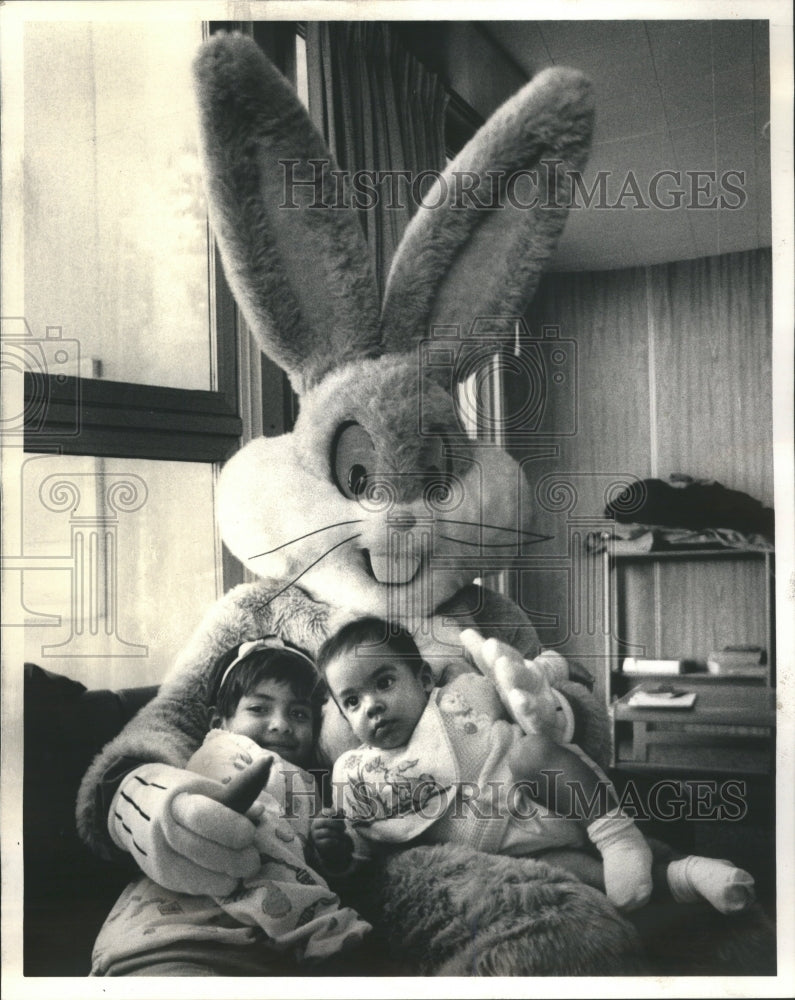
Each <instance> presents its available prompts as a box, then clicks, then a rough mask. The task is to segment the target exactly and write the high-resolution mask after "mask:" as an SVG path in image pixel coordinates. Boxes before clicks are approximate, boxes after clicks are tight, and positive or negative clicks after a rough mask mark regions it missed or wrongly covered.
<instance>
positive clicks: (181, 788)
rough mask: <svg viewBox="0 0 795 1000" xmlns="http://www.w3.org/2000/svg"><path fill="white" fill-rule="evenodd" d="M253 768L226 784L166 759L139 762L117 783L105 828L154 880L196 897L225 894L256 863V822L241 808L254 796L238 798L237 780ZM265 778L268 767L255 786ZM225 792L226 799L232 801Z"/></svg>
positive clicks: (254, 869) (250, 872)
mask: <svg viewBox="0 0 795 1000" xmlns="http://www.w3.org/2000/svg"><path fill="white" fill-rule="evenodd" d="M250 771H251V769H246V771H244V772H243V773H242V774H241V776H240V778H237V779H235V781H234V783H230V784H229V785H226V786H224V785H221V784H220V783H219V782H217V781H212V780H211V779H210V778H203V777H201V775H198V774H193V773H192V772H190V771H183V770H181V769H180V768H176V767H169V766H168V765H166V764H143V765H141V766H140V767H137V768H136V769H135V770H134V771H131V772H130V774H128V775H127V776H126V777H125V779H124V780H123V781H122V783H121V785H120V786H119V789H118V791H117V792H116V795H115V796H114V798H113V802H112V803H111V808H110V814H109V816H108V831H109V833H110V835H111V837H112V839H113V841H114V843H115V844H116V845H117V846H118V847H120V848H121V849H122V850H124V851H129V853H130V854H131V855H132V856H133V857H134V858H135V860H136V862H137V863H138V865H139V866H140V868H141V869H142V870H143V872H144V873H145V874H146V875H148V876H149V877H150V878H151V879H153V880H154V881H155V882H157V883H158V885H162V886H163V887H164V888H166V889H171V890H172V891H174V892H186V893H188V894H190V895H195V896H202V895H209V896H223V895H228V894H229V893H230V892H232V890H233V889H234V888H235V886H236V885H237V883H238V880H239V879H240V878H246V877H249V876H251V875H253V874H254V873H255V872H257V871H258V870H259V867H260V860H259V853H258V852H257V849H256V848H255V847H254V833H255V827H254V824H253V823H252V822H251V820H250V819H247V818H246V816H244V815H240V812H241V811H244V810H245V809H246V808H248V806H249V805H250V804H251V801H252V800H253V798H254V797H255V795H256V791H254V794H253V795H249V794H244V796H243V800H242V801H241V797H240V794H239V793H240V789H239V787H238V786H239V785H240V784H241V780H242V781H244V782H247V783H248V784H249V785H250V784H251V775H250V774H249V772H250ZM265 780H267V773H265V774H264V776H263V777H262V780H261V781H259V788H261V787H262V785H263V784H264V781H265ZM257 790H258V789H257ZM223 799H226V800H227V801H229V800H230V799H231V800H232V801H231V802H230V805H232V808H230V807H229V805H224V804H222V801H221V800H223ZM246 800H247V801H246ZM235 809H238V810H239V811H235Z"/></svg>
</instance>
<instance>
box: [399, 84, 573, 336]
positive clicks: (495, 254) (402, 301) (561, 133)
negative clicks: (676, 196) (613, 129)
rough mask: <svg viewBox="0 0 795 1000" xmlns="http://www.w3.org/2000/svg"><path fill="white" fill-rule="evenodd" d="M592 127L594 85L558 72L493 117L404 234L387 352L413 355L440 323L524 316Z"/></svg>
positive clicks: (465, 323) (561, 219) (561, 220)
mask: <svg viewBox="0 0 795 1000" xmlns="http://www.w3.org/2000/svg"><path fill="white" fill-rule="evenodd" d="M592 127H593V107H592V103H591V97H590V85H589V83H588V81H587V80H586V79H585V78H584V77H583V76H582V75H581V74H580V73H578V72H576V71H574V70H569V69H564V68H559V67H556V68H552V69H548V70H544V71H543V72H541V73H539V74H538V76H536V77H535V78H534V79H533V80H531V81H530V83H529V84H527V86H525V87H524V88H523V89H522V90H520V91H519V92H518V93H517V94H516V95H515V96H514V97H512V98H511V99H510V100H509V101H507V102H506V103H505V104H504V105H503V106H502V107H501V108H499V109H498V110H497V111H496V112H495V113H494V115H493V116H492V117H491V118H490V119H489V121H487V122H486V124H485V125H484V126H483V127H482V128H481V129H480V130H479V131H478V132H477V134H476V135H475V136H474V138H473V139H472V140H471V142H469V143H468V145H467V146H465V148H464V149H463V150H462V152H461V153H460V154H459V156H458V157H457V158H456V159H455V161H454V162H453V163H452V164H450V166H449V167H448V168H447V170H446V171H445V172H444V174H443V175H442V176H441V177H440V178H439V179H438V180H437V181H436V182H435V183H434V185H433V186H432V187H431V189H430V190H429V191H428V193H427V194H426V196H425V198H424V199H423V204H422V206H421V207H420V208H419V209H418V211H417V213H416V214H415V216H414V218H413V219H412V220H411V222H410V224H409V226H408V228H407V229H406V233H405V235H404V237H403V240H402V242H401V245H400V247H399V248H398V251H397V253H396V254H395V258H394V260H393V262H392V267H391V269H390V273H389V278H388V281H387V288H386V294H385V301H384V308H383V312H382V321H381V323H382V342H383V345H384V349H385V350H387V351H406V350H409V349H410V348H411V347H412V346H413V344H414V343H415V342H416V341H417V340H419V339H422V338H425V337H428V336H429V334H430V329H431V327H432V326H433V325H435V324H458V325H459V326H460V329H461V332H462V333H465V332H466V331H468V330H469V328H470V327H471V325H472V323H473V322H474V320H475V319H476V318H477V317H478V316H521V315H522V314H523V313H524V311H525V310H526V308H527V306H528V305H529V303H530V301H531V299H532V297H533V295H534V293H535V290H536V286H537V284H538V280H539V277H540V274H541V272H542V271H543V269H544V266H545V265H546V262H547V260H548V259H549V257H550V255H551V254H552V251H553V250H554V248H555V244H556V242H557V240H558V237H559V236H560V233H561V231H562V229H563V226H564V224H565V221H566V215H567V211H568V205H569V198H570V189H571V178H570V176H569V175H570V172H571V171H576V170H579V169H580V168H581V167H582V166H583V165H584V164H585V161H586V159H587V154H588V148H589V145H590V139H591V131H592ZM556 163H557V164H558V166H557V169H556V168H555V164H556Z"/></svg>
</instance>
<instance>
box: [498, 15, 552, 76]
mask: <svg viewBox="0 0 795 1000" xmlns="http://www.w3.org/2000/svg"><path fill="white" fill-rule="evenodd" d="M481 27H482V28H483V29H484V31H486V33H487V34H489V35H491V37H492V38H494V39H496V40H497V42H498V43H499V44H500V45H501V46H502V48H504V49H505V51H506V52H508V53H509V55H510V56H511V58H513V59H514V60H515V61H516V62H517V63H518V64H519V66H521V67H522V68H523V69H524V70H525V72H526V73H527V76H528V79H529V78H530V77H532V76H534V75H535V74H536V73H537V72H538V70H539V69H542V68H543V67H544V66H549V65H550V64H551V63H552V61H553V60H552V56H551V55H550V54H549V51H548V50H547V47H546V45H545V44H544V39H543V38H542V37H541V32H540V31H539V30H538V27H537V25H536V24H535V22H533V21H520V22H516V21H488V22H485V23H482V25H481Z"/></svg>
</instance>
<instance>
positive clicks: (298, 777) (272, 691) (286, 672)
mask: <svg viewBox="0 0 795 1000" xmlns="http://www.w3.org/2000/svg"><path fill="white" fill-rule="evenodd" d="M216 671H217V672H216V676H219V675H220V680H219V682H218V683H217V687H216V691H217V693H216V696H215V699H214V701H215V704H214V707H212V709H211V728H210V731H209V733H208V734H207V737H206V738H205V740H204V743H203V745H202V746H201V747H200V748H199V750H197V751H196V753H195V754H194V755H193V757H192V758H191V759H190V761H189V762H188V764H187V767H188V769H189V770H194V771H197V772H198V773H200V774H202V775H204V776H206V777H208V778H212V779H215V781H217V782H219V783H220V785H219V788H220V786H221V785H226V786H227V787H233V788H234V791H233V793H232V796H231V797H232V798H234V797H235V796H237V797H238V798H239V797H240V794H241V791H242V794H243V795H244V796H245V788H243V789H242V790H241V785H246V784H248V785H249V786H251V785H252V784H253V785H254V786H255V787H254V788H253V789H250V790H249V794H248V796H247V798H248V801H237V802H233V801H230V798H227V799H225V804H227V805H230V806H232V808H237V809H238V810H240V811H243V810H245V809H247V808H248V807H249V806H251V808H250V809H249V810H248V813H247V814H248V816H249V818H251V819H252V820H254V822H255V823H256V825H257V833H256V839H255V846H256V848H257V850H258V851H259V854H260V859H261V868H260V870H259V872H258V873H257V874H256V875H255V876H254V877H252V878H247V879H241V881H240V883H239V886H238V888H237V889H236V891H234V892H233V893H232V894H231V895H228V896H224V897H218V898H213V899H211V898H209V897H206V896H189V895H186V894H181V893H175V892H171V891H169V890H166V889H163V888H161V887H160V886H159V885H157V884H156V883H155V882H153V881H152V880H150V879H149V878H146V877H144V878H141V879H139V880H138V881H136V882H134V883H132V884H131V885H130V886H128V887H127V889H125V891H124V892H123V893H122V895H121V896H120V897H119V900H118V902H117V903H116V905H115V907H114V908H113V910H112V911H111V914H110V915H109V917H108V919H107V920H106V921H105V924H104V926H103V927H102V929H101V931H100V933H99V936H98V938H97V941H96V944H95V947H94V954H93V967H92V973H91V974H92V975H95V976H108V975H131V974H133V975H208V974H213V973H208V972H206V971H205V972H202V971H200V970H201V968H202V967H207V966H209V967H210V968H212V969H213V970H215V972H216V973H218V970H219V969H220V970H223V971H224V973H225V974H227V975H267V974H271V975H272V974H279V973H281V974H285V972H284V967H283V964H280V963H283V959H284V958H285V957H287V958H288V960H289V959H292V960H294V961H296V962H298V963H302V964H305V963H309V962H312V963H316V962H317V961H319V960H325V959H329V958H330V957H331V956H333V955H336V954H337V953H339V952H341V951H343V950H347V949H348V948H350V947H352V946H355V945H356V944H358V943H359V942H360V941H361V940H362V938H363V937H364V935H365V934H367V932H368V931H369V930H370V929H371V928H370V925H369V924H367V923H365V922H364V921H363V920H361V919H360V918H359V917H358V915H357V914H356V913H355V912H354V911H353V910H351V909H350V908H348V907H341V906H340V902H339V899H338V897H337V896H336V895H335V894H334V893H333V892H332V891H331V890H330V889H329V887H328V885H327V884H326V882H325V881H324V880H323V878H322V877H321V876H320V875H318V874H317V872H316V871H315V870H313V868H311V867H310V865H309V863H308V862H307V857H309V858H310V859H311V860H316V856H315V854H314V852H313V850H312V846H311V844H309V837H310V827H311V820H312V817H313V816H314V815H316V812H317V806H318V802H319V796H318V790H317V788H316V785H315V781H314V780H313V778H312V776H311V775H310V774H309V773H308V772H307V770H306V769H307V768H308V767H310V766H311V765H312V763H313V758H314V747H315V739H316V735H317V731H318V729H319V724H320V710H321V707H322V702H323V700H324V698H325V691H323V686H322V684H320V683H319V677H318V674H317V671H316V670H315V666H314V664H313V662H312V661H311V660H310V659H309V657H307V656H306V655H305V654H304V653H302V652H300V651H299V650H297V649H294V648H292V647H286V646H285V645H284V643H282V642H281V640H279V639H278V638H275V637H272V636H271V637H268V638H265V639H261V640H257V641H255V642H246V643H243V644H242V645H241V646H240V647H239V648H235V649H234V650H231V651H229V653H228V654H225V656H224V657H222V658H221V660H220V661H219V662H218V663H217V664H216ZM243 776H246V777H243ZM248 776H251V780H249V778H248ZM241 778H243V780H242V781H241ZM263 782H266V783H265V785H264V789H263V788H262V786H263ZM258 792H259V794H257V793H258ZM254 796H256V803H255V804H254V805H253V806H252V799H253V798H254ZM319 829H322V823H321V824H320V825H319ZM210 835H211V833H208V836H210ZM333 840H334V831H333V830H332V831H331V834H330V837H327V839H326V844H327V846H328V844H329V843H332V844H333ZM333 853H334V851H333V847H329V849H328V854H329V855H332V854H333ZM178 970H180V971H178Z"/></svg>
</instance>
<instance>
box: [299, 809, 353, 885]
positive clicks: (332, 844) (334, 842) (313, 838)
mask: <svg viewBox="0 0 795 1000" xmlns="http://www.w3.org/2000/svg"><path fill="white" fill-rule="evenodd" d="M309 842H310V844H311V846H312V847H313V848H314V851H315V853H316V854H317V856H318V858H319V859H320V861H321V863H322V864H323V865H324V866H325V867H327V868H329V869H332V870H334V871H341V872H344V871H345V870H346V869H347V868H348V867H349V866H350V863H351V859H352V857H353V840H351V838H350V837H349V836H348V834H347V833H346V832H345V820H344V819H343V817H342V814H341V813H333V812H332V811H331V810H330V809H324V810H323V814H322V815H321V816H318V817H317V818H316V819H313V820H312V828H311V830H310V832H309Z"/></svg>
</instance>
